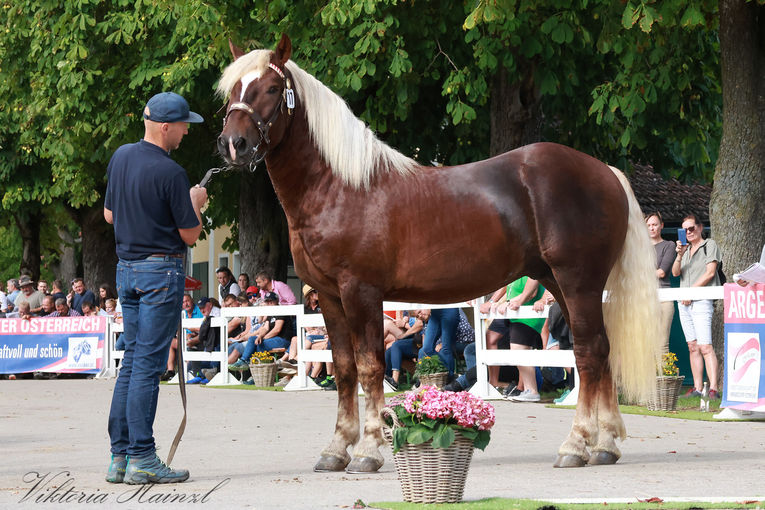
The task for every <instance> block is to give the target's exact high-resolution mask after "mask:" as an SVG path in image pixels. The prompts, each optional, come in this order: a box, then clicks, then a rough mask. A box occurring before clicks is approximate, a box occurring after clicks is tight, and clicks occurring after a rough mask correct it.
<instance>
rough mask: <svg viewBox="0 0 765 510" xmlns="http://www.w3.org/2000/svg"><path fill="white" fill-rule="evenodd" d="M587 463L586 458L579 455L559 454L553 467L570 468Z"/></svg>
mask: <svg viewBox="0 0 765 510" xmlns="http://www.w3.org/2000/svg"><path fill="white" fill-rule="evenodd" d="M584 465H585V462H584V459H583V458H581V457H579V456H578V455H558V460H556V461H555V464H553V467H556V468H570V467H582V466H584Z"/></svg>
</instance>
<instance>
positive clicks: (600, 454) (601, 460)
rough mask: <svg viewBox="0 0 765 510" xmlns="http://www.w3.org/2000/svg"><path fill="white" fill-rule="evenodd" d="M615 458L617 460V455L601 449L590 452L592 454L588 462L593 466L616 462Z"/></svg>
mask: <svg viewBox="0 0 765 510" xmlns="http://www.w3.org/2000/svg"><path fill="white" fill-rule="evenodd" d="M617 460H619V457H618V456H616V455H614V454H613V453H611V452H607V451H603V450H601V451H595V452H592V456H591V457H590V464H592V465H593V466H605V465H610V464H616V461H617Z"/></svg>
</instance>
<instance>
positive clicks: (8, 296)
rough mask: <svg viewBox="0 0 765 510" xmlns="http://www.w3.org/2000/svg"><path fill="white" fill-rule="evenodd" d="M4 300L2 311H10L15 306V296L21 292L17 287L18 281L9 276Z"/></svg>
mask: <svg viewBox="0 0 765 510" xmlns="http://www.w3.org/2000/svg"><path fill="white" fill-rule="evenodd" d="M6 290H7V292H6V293H5V300H4V301H3V303H2V311H3V313H11V312H13V310H14V309H15V308H16V298H17V297H18V295H19V294H20V293H21V289H20V288H19V281H18V280H17V279H15V278H11V279H10V280H8V282H7V283H6Z"/></svg>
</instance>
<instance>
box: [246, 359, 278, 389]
mask: <svg viewBox="0 0 765 510" xmlns="http://www.w3.org/2000/svg"><path fill="white" fill-rule="evenodd" d="M250 373H251V374H252V381H253V382H254V383H255V386H261V387H263V386H273V385H274V382H275V381H276V363H257V364H250Z"/></svg>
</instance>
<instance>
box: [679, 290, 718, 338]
mask: <svg viewBox="0 0 765 510" xmlns="http://www.w3.org/2000/svg"><path fill="white" fill-rule="evenodd" d="M677 311H678V315H679V316H680V324H681V325H682V326H683V333H684V334H685V341H686V342H693V341H694V340H696V342H697V343H698V344H699V345H711V344H712V312H713V311H714V305H713V303H712V300H711V299H700V300H698V301H691V304H690V305H688V306H686V305H684V304H682V303H677Z"/></svg>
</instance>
